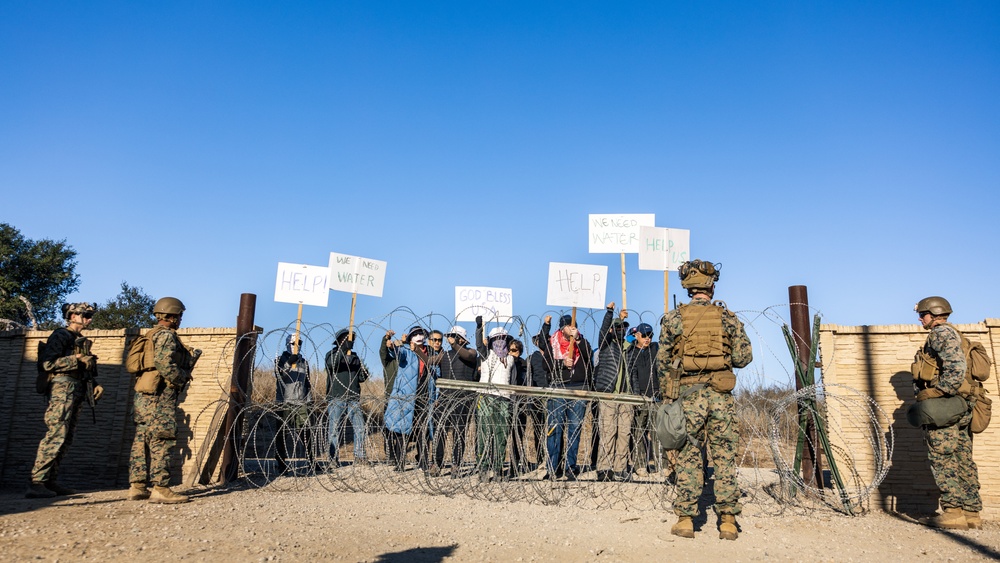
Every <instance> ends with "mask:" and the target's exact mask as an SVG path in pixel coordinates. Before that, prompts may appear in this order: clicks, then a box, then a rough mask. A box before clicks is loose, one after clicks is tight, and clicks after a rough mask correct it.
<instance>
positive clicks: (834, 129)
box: [0, 1, 1000, 352]
mask: <svg viewBox="0 0 1000 563" xmlns="http://www.w3.org/2000/svg"><path fill="white" fill-rule="evenodd" d="M0 77H2V78H0V186H2V187H3V192H4V196H3V201H4V203H3V206H2V208H0V221H3V222H7V223H10V224H12V225H14V226H15V227H17V228H18V229H20V230H21V231H22V233H23V234H24V235H25V236H27V237H30V238H34V239H38V238H54V239H63V238H65V239H66V240H67V242H68V243H69V244H71V245H72V246H73V247H74V248H75V249H76V250H77V252H78V253H79V256H78V259H79V266H78V270H77V271H78V273H79V274H80V276H81V279H82V283H81V286H80V292H79V294H78V295H77V296H76V297H78V298H79V299H85V300H90V301H99V302H103V301H104V300H107V299H109V298H111V297H113V296H114V295H115V294H117V292H118V289H119V284H120V283H121V281H123V280H127V281H128V282H129V283H130V284H133V285H139V286H141V287H142V288H144V289H145V290H146V292H148V293H150V294H151V295H153V296H161V295H175V296H178V297H180V298H181V299H183V300H184V302H185V303H186V304H187V305H188V312H187V313H186V315H185V324H186V325H187V326H233V325H234V324H235V316H236V313H237V308H238V302H239V294H240V293H242V292H250V293H255V294H257V296H258V309H257V323H258V324H260V325H262V326H264V327H265V328H273V327H278V326H282V325H285V324H287V323H288V322H290V321H294V318H295V306H294V305H287V304H279V303H274V302H273V301H272V298H273V292H274V276H275V270H276V266H277V263H278V262H279V261H284V262H294V263H307V264H317V265H321V264H325V263H326V261H327V258H328V255H329V252H331V251H335V252H341V253H345V254H353V255H358V256H364V257H369V258H377V259H380V260H385V261H386V262H388V269H387V278H386V285H385V293H384V295H383V297H382V298H381V299H376V298H372V297H365V296H359V298H358V308H357V319H358V320H359V321H361V320H367V319H376V318H380V317H382V316H383V315H385V314H386V313H387V312H389V311H392V310H393V309H395V308H397V307H400V306H406V307H409V308H410V309H412V310H414V311H415V312H417V313H418V314H419V315H423V314H427V313H431V312H434V313H436V314H445V315H449V314H453V308H454V286H456V285H473V286H478V285H482V286H497V287H510V288H512V289H513V290H514V304H515V313H517V314H519V315H522V316H525V317H527V316H530V315H538V314H541V313H543V312H545V311H546V310H547V309H549V307H546V305H545V282H546V276H547V272H548V269H547V265H548V262H550V261H557V262H576V263H591V264H606V265H608V266H609V268H610V269H611V271H612V272H615V271H616V269H617V268H618V264H619V257H618V256H617V255H611V254H593V255H592V254H588V252H587V215H588V214H589V213H655V214H656V219H657V224H658V225H659V226H663V227H674V228H684V229H690V231H691V248H692V254H693V255H694V256H695V257H702V258H707V259H710V260H713V261H716V262H721V263H722V264H723V271H722V279H721V280H720V283H719V288H718V294H717V297H719V298H722V299H724V300H726V301H727V303H729V305H730V307H731V308H733V309H735V310H738V311H742V312H745V315H747V317H749V318H753V316H754V315H755V313H754V312H755V311H762V310H767V309H768V308H769V307H774V308H773V309H771V310H772V311H774V312H775V313H776V314H778V315H780V316H784V317H785V318H787V306H784V307H783V308H782V306H783V305H787V303H788V293H787V288H788V286H790V285H797V284H802V285H806V286H808V288H809V297H810V302H811V305H812V306H813V307H814V308H815V309H817V310H818V311H819V312H820V313H821V314H822V315H823V319H824V322H827V323H834V324H844V325H858V324H875V325H877V324H897V323H914V322H916V318H915V315H914V314H913V312H912V306H913V303H914V302H915V301H916V300H917V299H919V298H921V297H924V296H927V295H932V294H941V295H944V296H946V297H948V298H949V299H950V300H951V302H952V304H953V306H954V308H955V310H956V314H955V316H954V317H953V320H955V321H956V322H960V323H963V322H978V321H980V320H982V319H984V318H987V317H1000V307H998V305H997V303H998V302H1000V289H998V287H1000V284H998V283H997V281H996V280H997V279H1000V266H998V262H997V260H996V247H997V245H996V243H997V235H996V232H997V231H996V228H995V227H993V228H991V226H993V225H994V224H995V219H996V209H997V208H998V207H1000V196H998V193H1000V158H998V156H1000V104H997V103H996V101H997V100H998V99H1000V3H996V2H957V3H956V2H879V3H870V2H838V3H822V4H816V5H814V4H812V3H802V2H755V3H747V2H698V3H687V2H685V3H675V2H650V3H641V2H634V3H622V2H607V3H595V2H583V3H581V2H495V3H491V2H434V3H419V2H322V3H320V2H315V3H310V2H296V3H287V2H286V3H263V2H231V3H216V2H171V3H157V4H154V3H122V2H113V3H102V2H79V3H77V2H10V1H6V2H0ZM628 258H629V259H628V269H629V278H628V290H629V292H628V293H629V300H628V303H629V307H630V308H631V309H635V310H637V311H654V312H655V311H660V310H662V294H663V288H662V274H658V273H656V272H647V271H639V270H638V269H637V262H636V258H635V256H634V255H631V256H629V257H628ZM610 278H611V281H610V284H609V286H608V292H609V295H612V296H613V295H616V294H620V282H619V281H618V279H617V277H616V276H615V275H611V276H610ZM670 285H671V292H672V293H673V292H677V291H679V290H680V287H679V285H680V284H679V283H678V282H677V279H676V276H675V275H674V276H672V277H671V282H670ZM616 300H618V301H620V299H616ZM349 311H350V295H348V294H338V293H333V294H332V295H331V299H330V306H329V307H328V308H327V309H320V308H310V307H307V308H306V312H305V318H306V320H307V321H309V322H314V323H331V324H334V325H343V324H346V323H347V319H348V315H349ZM394 328H397V330H402V329H404V328H405V327H402V326H400V327H394ZM779 338H780V337H779ZM770 346H771V347H774V348H775V349H776V350H777V351H779V352H780V351H782V350H784V344H783V343H782V342H780V341H778V342H774V341H772V342H771V343H770Z"/></svg>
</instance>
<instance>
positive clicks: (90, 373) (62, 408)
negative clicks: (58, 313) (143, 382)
mask: <svg viewBox="0 0 1000 563" xmlns="http://www.w3.org/2000/svg"><path fill="white" fill-rule="evenodd" d="M95 310H96V307H95V306H94V305H91V304H90V303H65V304H63V306H62V314H63V318H64V319H65V320H66V327H65V328H57V329H56V330H55V331H54V332H53V333H52V334H51V335H50V336H49V339H48V340H47V341H46V342H45V347H44V348H43V349H42V352H41V354H40V357H39V358H38V362H39V364H40V366H41V369H43V370H44V371H45V373H47V374H48V380H49V387H48V394H47V395H48V400H49V404H48V406H47V407H46V409H45V426H46V427H48V431H47V432H46V433H45V437H44V438H42V441H41V442H40V443H39V444H38V453H37V454H36V456H35V465H34V467H33V468H32V470H31V485H30V486H29V487H28V492H27V494H25V497H27V498H51V497H54V496H56V495H72V494H75V491H73V490H72V489H69V488H66V487H63V486H61V485H59V483H57V482H56V476H57V475H58V473H59V462H60V461H61V460H62V457H63V455H65V454H66V450H67V449H69V446H70V444H71V443H72V442H73V433H74V432H75V431H76V421H77V419H78V418H79V415H80V407H81V406H82V405H83V400H84V398H85V395H86V393H87V392H88V389H87V388H88V386H89V385H93V392H92V393H93V398H94V401H97V400H98V399H100V398H101V395H102V394H103V393H104V388H103V387H101V386H100V385H98V384H97V382H96V381H95V380H94V375H95V374H96V373H97V369H96V368H97V356H95V355H93V354H91V353H90V344H91V342H90V340H89V339H87V338H84V337H83V335H81V334H80V332H81V331H82V330H83V329H85V328H87V327H88V326H90V323H91V322H92V321H93V320H94V311H95Z"/></svg>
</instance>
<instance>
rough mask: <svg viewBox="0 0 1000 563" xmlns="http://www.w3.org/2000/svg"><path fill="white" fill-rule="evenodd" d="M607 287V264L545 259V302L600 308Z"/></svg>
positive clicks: (602, 305)
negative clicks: (595, 264) (547, 263)
mask: <svg viewBox="0 0 1000 563" xmlns="http://www.w3.org/2000/svg"><path fill="white" fill-rule="evenodd" d="M607 287H608V267H607V266H593V265H591V264H566V263H564V262H549V287H548V293H547V294H546V297H545V303H546V304H547V305H551V306H553V307H584V308H587V309H603V308H604V306H605V305H606V303H605V302H604V295H605V293H606V290H607Z"/></svg>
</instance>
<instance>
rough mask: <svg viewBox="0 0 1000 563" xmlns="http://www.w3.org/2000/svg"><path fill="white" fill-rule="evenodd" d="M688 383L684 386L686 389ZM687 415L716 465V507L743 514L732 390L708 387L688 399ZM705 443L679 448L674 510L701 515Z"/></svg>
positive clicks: (692, 430) (690, 426)
mask: <svg viewBox="0 0 1000 563" xmlns="http://www.w3.org/2000/svg"><path fill="white" fill-rule="evenodd" d="M687 387H688V386H686V385H685V386H683V387H682V388H681V390H682V392H683V391H685V390H687ZM684 417H685V418H687V431H688V435H690V436H694V437H695V439H697V440H698V445H699V446H701V447H706V446H707V448H708V451H709V456H710V458H711V462H712V466H713V467H714V468H715V510H716V512H718V513H719V514H733V515H735V514H739V513H740V512H742V510H743V507H742V506H741V505H740V502H739V499H740V487H739V484H737V482H736V453H737V450H738V448H739V439H740V436H739V432H738V430H737V427H736V401H735V400H733V396H732V394H730V393H717V392H715V391H713V390H712V388H711V387H708V386H706V387H704V388H702V389H700V390H698V391H696V392H694V393H692V394H691V395H689V396H688V397H686V398H685V399H684ZM701 447H696V446H694V445H693V444H692V443H691V442H688V443H687V444H685V445H684V447H683V448H682V449H681V450H680V451H679V452H677V465H676V466H675V468H674V471H675V472H676V475H677V498H676V499H674V513H675V514H677V515H678V516H692V517H693V516H697V515H698V498H699V497H700V496H701V491H702V488H703V487H704V483H705V473H704V462H703V461H702V456H701Z"/></svg>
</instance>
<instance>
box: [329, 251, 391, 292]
mask: <svg viewBox="0 0 1000 563" xmlns="http://www.w3.org/2000/svg"><path fill="white" fill-rule="evenodd" d="M385 266H386V263H385V262H383V261H382V260H372V259H371V258H361V257H359V256H350V255H348V254H337V253H336V252H331V253H330V289H331V290H333V291H344V292H347V293H359V294H361V295H371V296H374V297H382V287H383V286H385Z"/></svg>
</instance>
